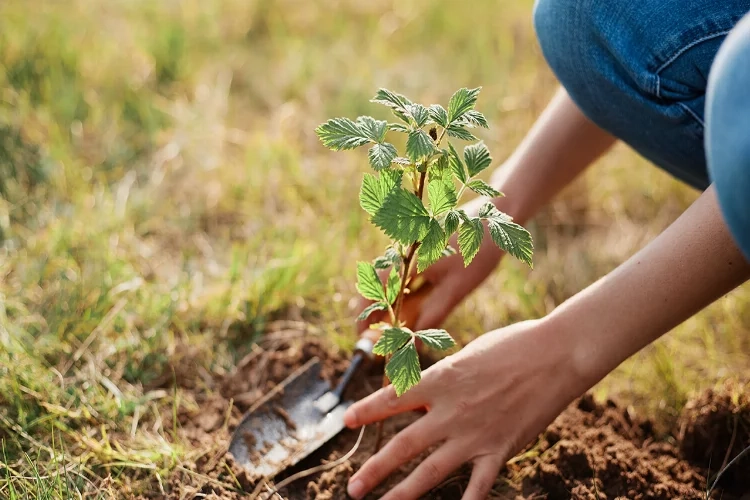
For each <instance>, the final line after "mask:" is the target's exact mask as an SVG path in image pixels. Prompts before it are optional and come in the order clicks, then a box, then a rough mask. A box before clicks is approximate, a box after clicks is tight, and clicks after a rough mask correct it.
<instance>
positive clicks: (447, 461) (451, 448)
mask: <svg viewBox="0 0 750 500" xmlns="http://www.w3.org/2000/svg"><path fill="white" fill-rule="evenodd" d="M466 460H467V457H466V452H465V451H464V450H463V449H462V448H461V445H460V444H459V443H458V442H456V441H451V442H448V443H446V444H444V445H443V446H441V447H440V448H438V449H437V450H436V451H435V452H434V453H433V454H431V455H430V456H429V457H427V458H426V459H425V460H424V461H423V462H422V463H421V464H419V466H418V467H417V468H416V469H414V472H412V473H411V474H410V475H409V477H407V478H406V479H404V480H403V481H402V482H401V483H399V484H398V486H396V487H395V488H393V489H392V490H391V491H389V492H388V493H387V494H386V495H385V496H384V497H383V499H382V500H396V499H398V500H416V499H418V498H420V497H421V496H422V495H424V494H425V493H427V492H428V491H430V490H431V489H432V488H434V487H435V486H437V485H439V484H440V483H442V482H443V481H444V480H445V478H446V477H448V475H449V474H450V473H451V472H453V471H454V470H456V469H457V468H458V467H459V466H460V465H461V464H462V463H463V462H465V461H466Z"/></svg>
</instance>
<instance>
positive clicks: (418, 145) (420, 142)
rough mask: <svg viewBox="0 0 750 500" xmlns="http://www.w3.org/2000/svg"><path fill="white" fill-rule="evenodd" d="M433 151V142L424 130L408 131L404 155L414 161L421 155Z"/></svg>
mask: <svg viewBox="0 0 750 500" xmlns="http://www.w3.org/2000/svg"><path fill="white" fill-rule="evenodd" d="M433 151H435V143H434V142H432V138H431V137H430V136H429V135H427V132H425V131H424V130H421V129H420V130H412V131H411V132H409V138H408V139H407V140H406V156H408V157H409V159H410V160H411V161H412V162H413V163H416V162H418V161H419V160H420V159H421V158H422V157H424V156H427V155H429V154H432V152H433Z"/></svg>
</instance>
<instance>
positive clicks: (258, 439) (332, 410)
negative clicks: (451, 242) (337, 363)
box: [229, 280, 432, 478]
mask: <svg viewBox="0 0 750 500" xmlns="http://www.w3.org/2000/svg"><path fill="white" fill-rule="evenodd" d="M420 281H421V280H420ZM410 288H412V291H411V292H410V295H412V297H411V298H410V300H409V301H408V308H407V307H405V308H404V309H405V310H404V313H405V314H404V315H403V316H404V318H403V319H404V321H405V323H406V325H407V326H409V327H411V326H413V323H414V322H415V321H416V318H417V315H418V314H419V308H420V306H421V302H422V300H423V298H424V297H425V296H426V295H427V293H428V292H429V289H431V288H432V286H430V285H428V284H427V283H426V282H424V281H422V283H421V284H420V286H414V285H412V286H411V287H410ZM407 309H408V311H407ZM379 334H380V332H379V331H375V330H367V331H365V332H364V333H363V335H362V337H361V338H360V339H359V341H358V342H357V344H356V346H355V350H354V354H353V356H352V359H351V362H350V364H349V367H348V368H347V369H346V371H345V372H344V374H343V375H342V376H341V378H340V380H339V382H338V384H337V385H336V387H335V388H332V387H331V385H330V384H329V382H328V381H326V380H324V379H323V378H322V377H321V376H320V374H321V369H322V364H321V362H320V360H319V359H318V358H312V359H310V360H309V361H308V362H307V363H305V364H304V365H303V366H301V367H300V368H298V369H297V370H295V371H294V372H293V373H291V374H290V375H289V376H288V377H287V378H286V379H285V380H284V381H283V382H282V383H281V384H279V385H278V386H276V387H275V388H274V389H273V390H271V391H270V392H269V393H268V394H266V395H265V396H264V397H263V398H262V399H261V400H260V401H258V402H257V403H255V404H254V405H253V406H252V407H251V408H250V409H249V410H248V411H247V413H246V414H245V416H244V418H243V419H242V421H241V422H240V424H239V425H238V426H237V428H236V429H235V431H234V434H233V436H232V440H231V442H230V445H229V452H230V453H231V454H232V455H233V457H234V459H235V461H236V462H237V463H238V464H239V465H241V466H242V467H244V468H245V469H247V470H248V472H250V473H251V474H253V476H258V477H267V478H272V477H274V476H275V475H277V474H278V473H279V472H281V471H283V470H284V469H286V468H288V467H291V466H293V465H295V464H297V463H298V462H299V461H300V460H302V459H304V458H305V457H307V456H308V455H310V454H311V453H312V452H314V451H315V450H317V449H318V448H320V447H321V446H322V445H323V444H325V443H326V442H327V441H328V440H330V439H331V438H333V437H334V436H335V435H336V434H338V433H339V432H341V431H342V430H343V429H344V427H345V425H344V412H345V411H346V409H347V408H348V407H349V406H350V405H351V404H352V403H353V401H349V400H347V401H342V397H343V394H344V392H345V391H346V388H347V387H348V385H349V383H350V382H351V380H352V378H353V377H354V376H355V374H356V373H357V371H358V368H359V367H360V366H361V365H362V363H363V362H364V361H366V360H367V359H370V358H371V357H372V348H373V345H374V344H375V342H376V341H377V339H378V336H379Z"/></svg>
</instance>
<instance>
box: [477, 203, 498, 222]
mask: <svg viewBox="0 0 750 500" xmlns="http://www.w3.org/2000/svg"><path fill="white" fill-rule="evenodd" d="M495 213H499V212H498V210H497V207H495V205H494V204H493V203H492V202H489V201H488V202H487V203H485V204H484V205H482V206H481V207H479V218H480V219H486V218H487V217H489V216H491V215H493V214H495Z"/></svg>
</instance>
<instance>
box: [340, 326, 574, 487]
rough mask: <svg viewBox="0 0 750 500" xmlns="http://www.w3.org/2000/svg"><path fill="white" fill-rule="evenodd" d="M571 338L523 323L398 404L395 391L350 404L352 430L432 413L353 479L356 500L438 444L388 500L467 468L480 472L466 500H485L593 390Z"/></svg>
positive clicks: (437, 372) (465, 354) (436, 368)
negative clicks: (504, 473)
mask: <svg viewBox="0 0 750 500" xmlns="http://www.w3.org/2000/svg"><path fill="white" fill-rule="evenodd" d="M572 339H573V337H571V336H570V335H568V334H567V332H561V331H559V329H558V327H557V325H553V324H552V323H551V322H550V321H548V320H547V319H542V320H531V321H525V322H521V323H517V324H514V325H512V326H508V327H505V328H501V329H499V330H494V331H491V332H488V333H486V334H485V335H482V336H481V337H479V338H478V339H476V340H474V341H473V342H471V343H469V344H468V345H467V346H466V347H465V348H464V349H462V350H461V351H459V352H457V353H455V354H453V355H451V356H448V357H446V358H445V359H443V360H441V361H439V362H438V363H436V364H435V365H433V366H431V367H430V368H428V369H427V370H425V371H424V373H423V374H422V380H421V382H420V383H419V384H418V385H417V386H415V387H414V388H412V389H411V390H409V391H408V392H406V393H405V394H404V395H402V396H401V397H400V398H397V397H396V394H395V391H394V390H393V387H392V386H388V387H385V388H383V389H380V390H379V391H377V392H375V393H374V394H372V395H370V396H368V397H366V398H365V399H363V400H361V401H359V402H357V403H355V404H354V405H352V406H351V407H350V408H349V409H348V410H347V412H346V414H345V415H344V421H345V423H346V425H347V427H349V428H356V427H359V426H362V425H367V424H371V423H374V422H377V421H379V420H382V419H385V418H388V417H390V416H393V415H396V414H398V413H402V412H406V411H410V410H416V409H423V408H426V409H427V413H426V414H425V415H424V416H422V417H420V418H419V420H417V421H416V422H414V423H413V424H411V425H410V426H409V427H407V428H406V429H404V430H403V431H401V432H400V433H399V434H397V435H396V436H394V437H393V438H392V439H391V440H390V441H389V442H388V443H387V444H386V445H385V447H383V449H382V450H380V451H379V452H378V453H376V454H375V455H373V456H372V457H370V459H369V460H368V461H367V462H365V464H364V465H363V466H362V468H361V469H360V470H359V471H357V473H356V474H354V475H353V476H352V478H351V479H350V481H349V495H350V496H351V497H353V498H355V499H359V498H362V497H364V495H365V494H367V493H368V492H370V491H371V490H372V489H373V488H375V487H376V486H377V485H378V484H380V483H381V482H382V481H383V480H384V479H386V477H387V476H388V475H390V474H391V473H392V472H393V471H395V470H396V469H398V468H399V467H401V466H402V465H403V464H404V463H406V462H408V461H409V460H411V459H413V458H414V457H416V456H417V455H419V454H420V453H422V452H423V451H425V450H426V449H427V448H429V447H431V446H433V445H439V447H438V448H437V449H436V450H435V451H434V452H433V453H432V454H431V455H429V456H428V458H426V459H425V460H424V461H423V462H422V463H421V464H420V465H419V466H418V467H417V468H416V469H415V470H414V471H413V472H412V473H411V475H409V477H407V478H406V479H405V480H404V481H402V482H401V483H399V484H398V485H397V486H396V487H394V488H393V489H392V490H391V491H389V492H388V493H387V494H386V495H385V496H384V497H383V499H384V500H394V499H399V500H412V499H417V498H419V497H420V496H421V495H424V494H425V493H427V492H428V491H429V490H430V489H432V488H433V487H435V486H437V485H438V484H439V483H441V482H442V481H443V480H444V479H445V478H446V477H447V476H448V475H449V474H450V473H451V472H453V471H454V470H456V469H457V468H459V467H460V466H461V465H462V464H463V463H465V462H473V464H474V470H473V473H472V476H471V480H470V482H469V485H468V488H467V490H466V492H465V494H464V496H463V498H464V500H478V499H482V498H485V497H486V496H487V495H488V493H489V491H490V489H491V488H492V485H493V483H494V481H495V478H496V477H497V474H498V472H499V471H500V469H501V468H502V467H503V466H504V465H505V463H506V461H507V460H508V459H510V458H511V457H512V456H513V455H514V454H516V453H517V452H519V451H520V450H521V449H522V448H523V447H524V446H525V445H526V444H527V443H529V442H530V441H531V440H533V439H534V438H535V437H536V436H537V435H538V434H539V433H540V432H542V431H543V430H544V429H545V428H546V427H547V426H548V425H549V424H550V423H551V422H552V421H553V420H554V419H555V418H556V417H557V415H558V414H559V413H560V412H562V410H563V409H565V407H566V406H567V405H568V404H570V402H572V401H573V400H574V399H575V398H576V397H578V396H580V395H581V394H583V393H584V392H585V391H586V390H587V389H588V387H587V385H588V384H587V383H586V382H585V381H584V379H583V378H582V377H581V376H579V375H578V372H577V370H576V367H575V365H574V363H573V360H574V359H575V356H574V348H575V346H574V344H575V342H574V341H573V340H572Z"/></svg>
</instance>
